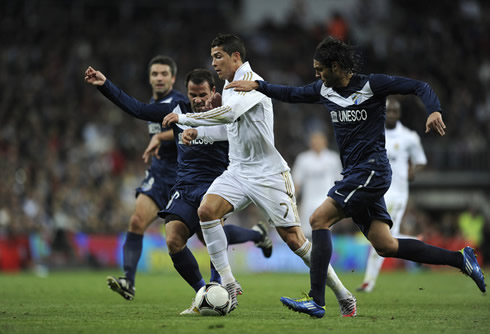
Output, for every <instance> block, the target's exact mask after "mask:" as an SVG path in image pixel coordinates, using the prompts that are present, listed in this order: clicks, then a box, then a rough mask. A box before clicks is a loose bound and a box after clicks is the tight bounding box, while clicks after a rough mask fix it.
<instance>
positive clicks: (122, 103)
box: [98, 80, 228, 185]
mask: <svg viewBox="0 0 490 334" xmlns="http://www.w3.org/2000/svg"><path fill="white" fill-rule="evenodd" d="M98 89H99V90H100V92H101V93H102V94H104V96H106V97H107V98H108V99H109V100H111V101H112V102H113V103H115V104H116V105H117V106H119V107H120V108H121V109H123V110H124V111H125V112H127V113H128V114H130V115H132V116H134V117H136V118H139V119H143V120H146V121H151V122H159V123H161V122H162V120H163V118H164V117H165V116H166V115H168V114H169V113H171V112H176V113H189V112H192V109H191V105H190V103H189V101H188V100H187V99H186V100H182V99H176V100H173V101H171V102H170V103H153V104H146V103H143V102H140V101H138V100H137V99H135V98H133V97H131V96H129V95H127V94H126V93H124V92H123V91H122V90H121V89H119V88H118V87H116V86H115V85H114V84H113V83H112V82H110V81H109V80H106V82H105V83H104V85H103V86H98ZM186 128H189V127H188V126H185V125H180V124H173V125H172V129H173V132H174V138H175V143H176V144H177V184H181V185H182V184H184V185H185V184H203V183H209V184H211V182H213V181H214V179H215V178H217V177H218V176H220V175H221V174H222V173H223V171H224V170H225V169H226V168H227V167H228V142H227V141H219V142H208V141H204V140H201V139H197V140H194V141H193V143H192V145H190V146H186V145H184V144H183V143H182V141H181V136H182V132H183V131H184V130H185V129H186Z"/></svg>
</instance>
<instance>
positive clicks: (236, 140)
mask: <svg viewBox="0 0 490 334" xmlns="http://www.w3.org/2000/svg"><path fill="white" fill-rule="evenodd" d="M211 57H212V59H213V62H212V65H213V67H214V69H215V70H216V72H217V74H218V76H219V77H220V79H223V80H226V82H225V85H226V84H228V83H229V82H231V81H234V80H260V79H261V77H260V76H259V75H257V74H256V73H255V72H253V71H252V68H251V67H250V64H249V63H248V62H246V61H245V46H244V45H243V42H242V41H241V40H240V39H239V38H238V37H237V36H235V35H230V34H227V35H219V36H218V37H216V38H215V39H214V40H213V42H212V43H211ZM172 123H179V124H184V125H191V126H201V125H202V126H207V127H204V128H200V129H199V130H198V138H201V139H202V140H219V139H226V138H227V139H228V142H229V159H230V164H229V166H228V169H227V170H226V171H225V172H224V173H223V174H222V175H221V176H219V177H218V178H217V179H215V181H214V182H213V183H212V184H211V186H210V187H209V189H208V191H207V193H206V195H205V197H204V199H203V201H202V202H201V205H200V207H199V210H198V214H199V218H200V220H201V222H200V223H201V229H202V232H203V236H204V239H205V241H206V245H207V248H208V253H209V255H210V258H211V261H212V262H213V264H214V266H215V268H216V270H217V271H218V272H219V274H220V276H221V278H222V284H223V286H224V287H225V288H226V289H227V290H228V292H229V293H230V297H231V299H232V306H231V310H233V309H234V308H236V306H237V304H238V302H237V298H236V296H237V295H238V294H241V293H242V289H241V286H240V284H238V282H237V281H236V280H235V277H234V276H233V273H232V270H231V267H230V264H229V261H228V254H227V241H226V236H225V234H224V231H223V226H222V222H223V217H224V216H225V215H226V214H228V213H230V212H232V211H238V210H239V209H241V208H243V207H245V206H247V205H248V204H250V203H254V204H255V205H256V206H257V207H258V208H260V209H261V210H262V211H263V212H264V214H265V215H266V216H267V217H269V222H270V223H271V224H272V225H273V226H275V227H276V230H277V232H278V233H279V235H280V236H281V238H282V239H283V240H284V241H285V242H286V243H287V245H288V246H289V248H290V249H291V250H293V251H294V253H295V254H296V255H298V256H299V257H301V258H302V259H303V261H304V262H305V264H307V265H308V266H309V263H310V256H311V242H310V241H309V240H307V239H306V237H305V236H304V233H303V231H302V230H301V227H300V221H299V217H298V213H297V208H296V198H295V196H294V185H293V182H292V178H291V175H290V173H289V167H288V165H287V163H286V161H285V160H284V159H283V158H282V156H281V154H280V153H279V152H278V151H277V149H276V148H275V146H274V131H273V123H274V119H273V110H272V101H271V99H270V98H268V97H266V96H265V95H264V94H262V93H259V92H256V91H253V92H247V93H243V92H235V91H234V90H232V89H229V90H224V91H223V96H222V106H221V107H218V108H215V109H212V110H210V111H207V112H203V113H195V114H192V115H191V114H169V115H167V116H166V117H165V118H164V120H163V123H162V125H163V126H169V125H170V124H172ZM220 124H221V126H218V127H216V126H213V125H220ZM192 139H195V138H192ZM327 285H328V286H329V287H330V288H331V289H332V290H333V292H334V293H335V295H336V297H337V300H338V302H339V306H340V311H341V314H342V315H343V316H355V315H356V300H355V298H354V296H353V295H352V294H351V293H350V292H349V291H348V290H347V289H346V288H345V287H344V286H343V285H342V282H341V281H340V280H339V279H338V277H337V276H336V274H335V272H334V271H333V269H332V268H331V266H330V267H329V268H328V279H327Z"/></svg>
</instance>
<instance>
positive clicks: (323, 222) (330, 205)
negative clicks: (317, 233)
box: [310, 197, 344, 230]
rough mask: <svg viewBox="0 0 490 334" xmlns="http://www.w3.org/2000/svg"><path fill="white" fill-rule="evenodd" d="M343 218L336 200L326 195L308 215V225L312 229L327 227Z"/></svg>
mask: <svg viewBox="0 0 490 334" xmlns="http://www.w3.org/2000/svg"><path fill="white" fill-rule="evenodd" d="M342 218H344V213H343V211H342V208H341V207H340V206H339V205H338V204H337V202H336V201H335V200H334V199H333V198H331V197H327V199H325V200H324V201H323V203H322V204H320V206H319V207H318V208H316V209H315V211H313V213H312V215H311V216H310V225H311V229H312V230H319V229H327V228H330V227H331V226H333V225H334V224H335V223H337V222H338V221H340V220H341V219H342Z"/></svg>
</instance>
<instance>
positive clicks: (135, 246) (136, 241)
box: [123, 232, 143, 286]
mask: <svg viewBox="0 0 490 334" xmlns="http://www.w3.org/2000/svg"><path fill="white" fill-rule="evenodd" d="M142 249H143V235H141V234H136V233H132V232H128V233H127V234H126V242H125V243H124V246H123V268H124V274H125V276H126V279H127V280H128V281H130V282H131V283H132V284H133V286H134V281H135V276H136V269H137V267H138V261H139V260H140V256H141V250H142Z"/></svg>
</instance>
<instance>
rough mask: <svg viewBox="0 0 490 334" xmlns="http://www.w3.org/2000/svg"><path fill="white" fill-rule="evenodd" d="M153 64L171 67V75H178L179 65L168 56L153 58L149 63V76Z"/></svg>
mask: <svg viewBox="0 0 490 334" xmlns="http://www.w3.org/2000/svg"><path fill="white" fill-rule="evenodd" d="M153 64H161V65H168V67H170V73H171V74H172V76H173V77H175V76H176V75H177V64H176V63H175V61H174V60H173V59H172V58H170V57H168V56H162V55H158V56H155V57H153V58H152V59H151V60H150V62H149V63H148V74H150V71H151V65H153Z"/></svg>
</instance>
